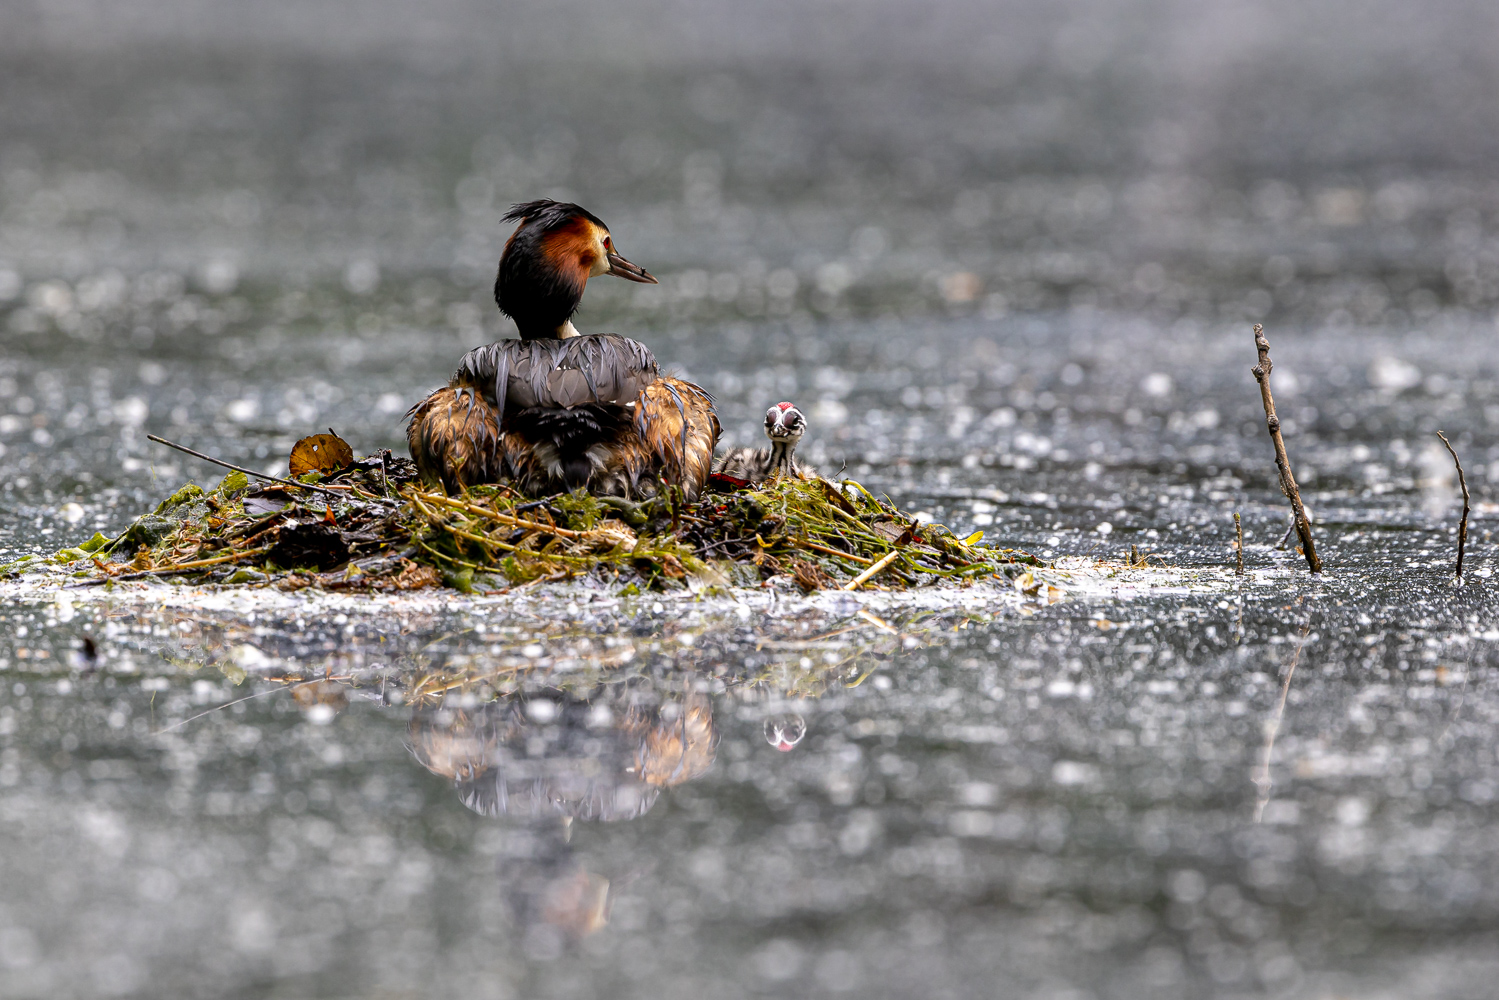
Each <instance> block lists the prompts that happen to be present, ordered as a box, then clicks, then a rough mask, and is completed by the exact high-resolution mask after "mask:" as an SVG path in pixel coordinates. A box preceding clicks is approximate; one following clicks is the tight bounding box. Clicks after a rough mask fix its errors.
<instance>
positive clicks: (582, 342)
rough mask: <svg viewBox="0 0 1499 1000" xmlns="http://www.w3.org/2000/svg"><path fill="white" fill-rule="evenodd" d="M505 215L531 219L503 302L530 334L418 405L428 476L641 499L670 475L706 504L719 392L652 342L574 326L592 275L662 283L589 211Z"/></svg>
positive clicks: (540, 204) (510, 257)
mask: <svg viewBox="0 0 1499 1000" xmlns="http://www.w3.org/2000/svg"><path fill="white" fill-rule="evenodd" d="M505 220H506V221H511V222H519V223H520V225H519V226H518V227H517V228H516V230H515V232H514V233H513V234H511V236H510V239H509V241H508V242H507V243H506V244H505V251H504V253H503V254H502V255H501V257H500V266H499V272H498V274H497V275H496V277H495V285H494V294H495V303H496V304H497V305H498V306H499V307H500V311H501V312H503V313H504V314H505V315H507V316H509V317H510V318H511V319H513V320H514V321H515V325H516V328H517V329H518V331H519V332H520V339H519V340H501V341H498V342H496V343H493V344H489V345H488V346H486V347H479V348H475V349H474V350H472V351H469V352H468V353H467V354H465V355H464V356H463V359H462V360H461V361H460V362H459V365H458V370H457V371H455V372H454V373H453V377H452V378H451V379H449V381H448V384H447V386H445V387H444V388H442V389H438V390H437V391H436V392H434V393H432V394H431V395H430V396H428V397H427V398H426V399H424V400H423V401H422V402H420V403H418V404H417V405H416V406H414V407H412V408H411V410H410V412H409V413H408V416H409V417H410V418H411V419H410V422H409V423H408V424H407V426H406V441H407V444H408V445H409V446H410V448H411V457H412V458H413V459H414V460H415V461H416V465H417V469H418V470H419V471H420V472H421V474H422V476H423V478H425V479H427V480H428V481H440V482H441V483H442V485H443V486H444V487H445V488H447V489H448V490H449V491H455V492H456V491H458V490H461V489H462V488H463V487H465V486H471V485H474V484H477V483H493V482H501V481H509V482H512V483H514V484H515V485H516V486H517V487H518V488H519V489H520V490H521V491H523V492H525V493H527V494H530V495H532V496H543V495H547V494H551V493H557V492H561V491H563V490H574V489H577V488H579V487H582V488H584V489H586V490H588V491H589V492H590V493H594V494H599V495H608V496H621V497H635V498H638V497H648V496H653V495H654V494H655V493H656V492H657V491H658V489H659V487H660V485H661V484H662V483H666V484H672V485H676V486H679V487H681V488H682V490H683V491H684V492H685V493H686V495H687V496H688V498H695V497H696V496H697V494H698V492H699V491H700V490H701V489H702V486H703V483H704V482H705V481H706V480H707V478H708V473H709V471H710V469H711V466H712V464H713V448H714V445H715V444H717V442H718V435H719V425H718V417H717V415H716V414H715V413H714V411H713V400H712V397H711V396H709V395H708V393H707V392H705V391H704V390H703V389H701V388H699V387H698V386H695V385H693V384H692V383H690V382H685V381H683V380H681V379H676V378H670V377H668V376H664V375H662V374H661V373H660V368H659V366H658V365H657V364H656V359H655V357H654V356H652V354H651V352H650V350H649V349H648V348H647V347H646V346H645V345H644V344H641V343H639V342H637V341H634V340H631V339H629V338H628V337H621V336H619V335H618V334H613V333H605V334H593V335H583V334H580V333H578V331H577V329H576V328H575V327H574V326H573V323H572V317H573V314H574V313H576V312H577V309H578V304H579V303H580V302H581V301H582V299H583V290H584V288H585V287H586V285H587V284H588V279H589V278H593V277H597V276H599V275H604V274H612V275H615V276H616V277H620V278H624V279H625V280H627V281H638V282H642V283H645V284H652V285H654V284H656V279H655V278H654V277H652V276H651V274H650V272H648V271H646V270H645V269H644V268H642V267H639V266H637V265H635V264H632V263H630V262H629V261H628V260H626V259H625V258H624V257H622V256H621V255H620V254H619V252H618V251H617V250H615V248H614V241H613V238H612V237H611V236H610V234H609V227H608V226H605V225H604V223H603V222H601V221H600V220H599V219H598V217H597V216H595V215H593V214H591V213H590V212H588V211H586V210H584V209H582V208H580V207H578V206H577V205H571V204H564V203H560V202H555V201H546V200H542V201H532V202H526V203H525V204H521V205H516V206H514V207H513V208H511V210H510V211H509V213H507V214H506V216H505Z"/></svg>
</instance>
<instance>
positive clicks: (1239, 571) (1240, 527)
mask: <svg viewBox="0 0 1499 1000" xmlns="http://www.w3.org/2000/svg"><path fill="white" fill-rule="evenodd" d="M1234 536H1235V538H1234V551H1235V552H1237V553H1238V555H1239V564H1238V566H1237V567H1235V569H1234V576H1243V575H1244V522H1243V521H1241V520H1240V519H1239V512H1238V511H1234Z"/></svg>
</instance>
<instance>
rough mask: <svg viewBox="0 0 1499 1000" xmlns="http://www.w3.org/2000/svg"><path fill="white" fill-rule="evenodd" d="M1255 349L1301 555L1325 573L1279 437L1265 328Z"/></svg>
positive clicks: (1258, 376)
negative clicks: (1258, 357)
mask: <svg viewBox="0 0 1499 1000" xmlns="http://www.w3.org/2000/svg"><path fill="white" fill-rule="evenodd" d="M1254 346H1255V349H1256V350H1258V351H1259V355H1260V363H1259V364H1257V365H1255V366H1254V367H1253V368H1251V369H1250V371H1251V372H1252V373H1253V375H1254V380H1255V381H1256V382H1258V383H1259V384H1260V400H1261V401H1262V402H1263V403H1264V404H1265V423H1266V425H1267V426H1268V427H1269V428H1270V440H1271V441H1273V442H1274V443H1275V467H1276V468H1277V469H1278V470H1280V491H1281V492H1282V493H1284V494H1285V495H1286V496H1287V497H1288V498H1289V499H1290V501H1291V511H1292V513H1293V514H1295V516H1296V533H1297V534H1298V535H1300V536H1301V551H1302V554H1303V555H1305V556H1306V565H1307V567H1308V568H1309V569H1310V570H1311V571H1312V572H1313V573H1320V572H1322V560H1321V559H1320V558H1318V556H1317V546H1316V543H1314V542H1313V541H1312V526H1311V523H1310V522H1308V521H1307V519H1306V508H1304V507H1302V506H1301V491H1300V490H1299V489H1297V488H1296V477H1295V476H1293V475H1291V460H1290V458H1289V457H1288V456H1287V455H1286V442H1285V439H1284V438H1282V437H1281V434H1280V418H1279V417H1277V416H1276V415H1275V397H1273V396H1272V395H1270V371H1271V369H1272V368H1273V367H1274V364H1273V363H1272V362H1271V360H1270V342H1269V341H1268V340H1266V339H1265V328H1264V327H1263V326H1261V325H1260V324H1258V323H1256V324H1254Z"/></svg>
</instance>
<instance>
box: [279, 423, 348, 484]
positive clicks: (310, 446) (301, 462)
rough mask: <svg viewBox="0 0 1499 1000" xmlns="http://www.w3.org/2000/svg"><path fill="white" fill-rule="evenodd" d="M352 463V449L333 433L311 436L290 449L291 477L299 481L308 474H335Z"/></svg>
mask: <svg viewBox="0 0 1499 1000" xmlns="http://www.w3.org/2000/svg"><path fill="white" fill-rule="evenodd" d="M353 463H354V449H353V448H350V447H349V442H347V441H345V440H344V439H343V438H341V437H339V436H338V435H337V434H335V433H333V432H332V431H331V430H330V431H329V432H328V433H327V434H313V435H311V436H310V437H304V438H303V439H302V440H300V441H298V442H297V443H296V444H295V445H293V446H292V449H291V460H290V462H289V463H288V464H289V465H290V467H291V477H292V478H293V479H300V478H301V477H302V476H305V475H307V473H309V472H322V473H325V474H326V473H329V472H337V471H338V470H339V469H346V468H348V467H349V466H350V465H352V464H353Z"/></svg>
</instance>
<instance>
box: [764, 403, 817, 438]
mask: <svg viewBox="0 0 1499 1000" xmlns="http://www.w3.org/2000/svg"><path fill="white" fill-rule="evenodd" d="M806 429H807V418H806V417H804V416H802V411H801V410H798V409H797V408H796V407H795V406H793V405H792V404H790V403H777V404H776V405H774V406H772V407H771V408H770V409H768V410H766V411H765V436H766V437H768V438H770V439H771V440H772V441H797V440H800V438H801V436H802V433H803V432H804V431H806Z"/></svg>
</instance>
